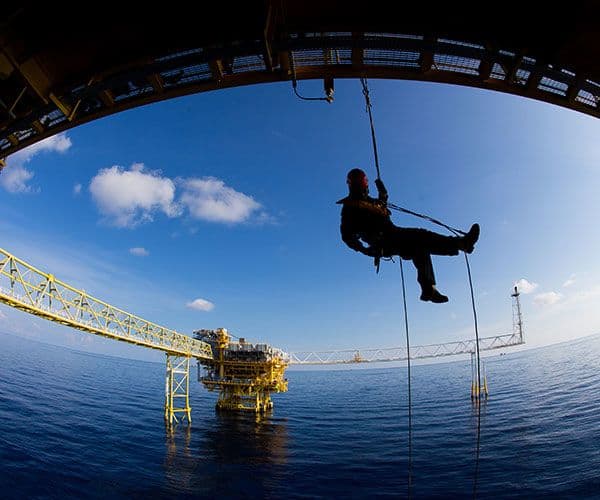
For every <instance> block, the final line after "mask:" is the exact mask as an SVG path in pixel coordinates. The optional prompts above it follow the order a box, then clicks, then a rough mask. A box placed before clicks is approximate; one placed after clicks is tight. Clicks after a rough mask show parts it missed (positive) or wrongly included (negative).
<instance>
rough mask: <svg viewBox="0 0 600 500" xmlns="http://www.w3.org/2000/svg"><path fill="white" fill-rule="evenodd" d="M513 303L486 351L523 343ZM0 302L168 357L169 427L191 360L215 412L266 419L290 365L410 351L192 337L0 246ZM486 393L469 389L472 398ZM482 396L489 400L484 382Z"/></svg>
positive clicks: (443, 349) (467, 347)
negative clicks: (305, 348) (509, 325)
mask: <svg viewBox="0 0 600 500" xmlns="http://www.w3.org/2000/svg"><path fill="white" fill-rule="evenodd" d="M512 298H513V331H512V333H509V334H504V335H497V336H494V337H484V338H480V339H479V350H481V351H487V350H493V349H501V348H506V347H512V346H516V345H520V344H523V343H524V340H523V319H522V315H521V307H520V303H519V292H518V290H517V289H516V288H515V290H514V293H513V294H512ZM0 303H4V304H6V305H8V306H10V307H13V308H15V309H19V310H21V311H24V312H27V313H30V314H33V315H35V316H38V317H41V318H44V319H47V320H50V321H53V322H56V323H59V324H61V325H64V326H68V327H71V328H76V329H78V330H81V331H83V332H86V333H91V334H94V335H99V336H102V337H107V338H111V339H114V340H119V341H121V342H127V343H129V344H135V345H139V346H143V347H147V348H150V349H156V350H160V351H163V352H164V353H165V354H166V357H167V360H166V361H167V363H166V365H167V370H166V378H165V405H164V416H165V420H166V422H167V423H169V424H173V423H177V422H180V421H184V420H187V421H188V422H191V419H192V417H191V410H192V409H191V406H190V398H189V385H190V361H191V359H192V358H194V359H196V360H197V363H198V381H199V382H201V383H202V384H203V385H204V387H206V388H207V389H208V390H209V391H211V392H212V391H218V393H219V396H218V399H217V403H216V408H217V409H218V410H230V411H243V412H256V413H265V412H269V411H270V410H272V409H273V402H272V400H271V394H273V393H281V392H286V391H287V390H288V381H287V379H286V378H285V370H286V369H287V367H288V366H289V365H290V364H296V365H330V364H347V363H352V364H362V363H376V362H386V361H401V360H406V359H408V357H409V356H408V351H407V349H406V348H405V347H395V348H383V349H381V348H380V349H377V348H369V349H363V350H360V351H359V350H356V349H349V350H339V351H325V352H316V351H314V352H304V353H299V352H297V353H291V354H288V353H286V352H284V351H283V350H281V349H277V348H274V347H272V346H270V345H268V344H253V343H250V342H247V341H246V340H245V339H244V338H237V340H233V339H232V337H234V336H233V335H231V334H230V333H229V332H228V331H227V330H226V329H225V328H217V329H215V330H206V329H201V330H196V331H194V332H193V335H194V336H193V337H191V336H189V335H185V334H182V333H179V332H176V331H174V330H171V329H169V328H166V327H163V326H159V325H157V324H155V323H152V322H149V321H147V320H145V319H142V318H140V317H139V316H135V315H133V314H130V313H128V312H126V311H124V310H122V309H119V308H117V307H114V306H112V305H110V304H108V303H106V302H104V301H102V300H99V299H96V298H94V297H92V296H91V295H89V294H88V293H86V292H85V291H83V290H79V289H77V288H74V287H72V286H71V285H68V284H67V283H64V282H62V281H60V280H59V279H57V278H56V277H55V276H54V275H53V274H48V273H45V272H43V271H40V270H39V269H37V268H35V267H33V266H32V265H30V264H28V263H27V262H25V261H23V260H21V259H19V258H18V257H16V256H14V255H12V254H10V253H8V252H7V251H5V250H3V249H1V248H0ZM475 349H476V343H475V340H473V339H471V340H464V341H459V342H446V343H442V344H431V345H425V346H413V347H412V348H411V355H410V358H411V359H424V358H438V357H443V356H454V355H459V354H469V353H470V354H471V355H473V353H474V352H475ZM481 390H482V388H481V387H479V386H477V387H475V386H473V383H472V385H471V397H473V392H474V391H476V393H477V395H479V393H480V392H481ZM483 390H484V392H485V394H486V395H487V380H486V379H485V376H484V387H483Z"/></svg>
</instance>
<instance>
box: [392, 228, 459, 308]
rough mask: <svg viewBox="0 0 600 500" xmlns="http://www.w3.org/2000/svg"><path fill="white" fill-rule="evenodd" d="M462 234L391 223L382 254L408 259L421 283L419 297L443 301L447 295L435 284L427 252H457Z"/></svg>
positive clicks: (447, 253)
mask: <svg viewBox="0 0 600 500" xmlns="http://www.w3.org/2000/svg"><path fill="white" fill-rule="evenodd" d="M461 240H462V238H457V237H452V236H443V235H441V234H437V233H434V232H432V231H427V230H425V229H416V228H402V227H394V230H393V231H390V232H389V233H388V234H387V235H386V238H385V241H384V245H383V247H384V248H383V251H384V255H399V256H400V257H402V258H404V259H411V260H412V261H413V264H414V265H415V267H416V268H417V281H418V283H419V285H421V290H422V293H421V300H425V301H427V300H430V301H432V302H436V303H442V302H447V301H448V297H446V296H444V295H442V294H441V293H440V292H438V291H437V290H436V288H435V274H434V271H433V263H432V262H431V254H435V255H458V250H459V245H460V243H461Z"/></svg>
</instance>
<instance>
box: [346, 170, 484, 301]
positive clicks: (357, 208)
mask: <svg viewBox="0 0 600 500" xmlns="http://www.w3.org/2000/svg"><path fill="white" fill-rule="evenodd" d="M346 182H347V184H348V189H349V195H348V196H347V197H346V198H344V199H342V200H340V201H338V202H337V203H339V204H342V205H343V207H342V223H341V226H340V230H341V233H342V239H343V240H344V242H345V243H346V245H348V246H349V247H350V248H352V249H353V250H355V251H357V252H361V253H364V254H365V255H368V256H370V257H391V256H392V255H398V256H400V258H402V259H406V260H412V261H413V263H414V265H415V267H416V268H417V281H418V282H419V285H421V300H423V301H431V302H435V303H437V304H440V303H442V302H448V297H446V296H445V295H442V294H441V293H440V292H438V291H437V289H436V288H435V275H434V273H433V264H432V262H431V255H458V252H459V251H460V250H462V251H464V252H466V253H471V252H473V248H474V246H475V243H476V242H477V240H478V239H479V224H473V225H472V226H471V229H470V230H469V232H468V233H467V234H466V235H465V236H443V235H441V234H438V233H434V232H432V231H427V230H426V229H417V228H404V227H398V226H395V225H394V223H393V222H392V220H391V218H390V215H391V212H390V211H389V210H388V208H387V206H386V205H387V200H388V194H387V190H386V189H385V186H384V185H383V182H382V181H381V179H376V180H375V185H376V186H377V191H378V197H377V198H371V197H370V196H369V181H368V179H367V176H366V174H365V173H364V172H363V171H362V170H361V169H359V168H354V169H352V170H350V172H348V177H347V180H346ZM361 240H362V241H361ZM363 241H364V242H365V243H367V245H368V246H365V245H363V243H362V242H363Z"/></svg>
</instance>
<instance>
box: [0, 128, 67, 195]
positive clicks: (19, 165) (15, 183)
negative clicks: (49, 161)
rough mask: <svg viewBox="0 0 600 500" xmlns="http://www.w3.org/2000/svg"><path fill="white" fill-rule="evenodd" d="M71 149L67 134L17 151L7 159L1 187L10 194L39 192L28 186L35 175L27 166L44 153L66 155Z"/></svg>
mask: <svg viewBox="0 0 600 500" xmlns="http://www.w3.org/2000/svg"><path fill="white" fill-rule="evenodd" d="M70 147H71V139H69V137H67V135H66V134H65V133H61V134H57V135H54V136H52V137H48V138H46V139H44V140H43V141H40V142H36V143H35V144H33V145H31V146H29V147H26V148H24V149H22V150H21V151H17V152H16V153H15V154H12V155H10V156H9V157H8V158H7V159H6V164H7V166H6V168H5V169H4V170H3V171H2V174H1V175H0V185H1V186H2V187H3V188H4V189H6V190H7V191H8V192H9V193H36V192H39V188H38V189H35V188H32V187H31V186H29V185H28V184H27V183H28V181H30V180H31V179H32V178H33V176H34V173H33V172H32V171H31V170H28V169H26V168H25V165H26V164H27V163H29V162H30V161H31V159H32V158H33V157H34V156H36V155H37V154H39V153H41V152H42V151H51V152H57V153H64V152H65V151H66V150H67V149H69V148H70Z"/></svg>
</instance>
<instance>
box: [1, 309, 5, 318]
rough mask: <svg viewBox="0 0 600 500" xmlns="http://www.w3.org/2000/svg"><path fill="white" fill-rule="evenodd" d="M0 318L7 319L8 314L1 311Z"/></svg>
mask: <svg viewBox="0 0 600 500" xmlns="http://www.w3.org/2000/svg"><path fill="white" fill-rule="evenodd" d="M0 319H6V314H4V313H3V312H2V311H0Z"/></svg>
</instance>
